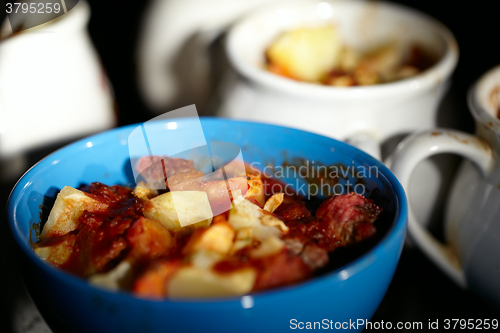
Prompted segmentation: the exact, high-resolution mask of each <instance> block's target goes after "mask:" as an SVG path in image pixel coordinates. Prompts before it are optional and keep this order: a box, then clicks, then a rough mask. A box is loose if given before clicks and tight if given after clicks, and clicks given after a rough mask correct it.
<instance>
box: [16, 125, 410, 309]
mask: <svg viewBox="0 0 500 333" xmlns="http://www.w3.org/2000/svg"><path fill="white" fill-rule="evenodd" d="M189 119H190V118H175V119H167V120H161V121H177V122H183V121H189ZM200 120H201V122H202V126H203V123H219V124H220V123H232V124H253V125H258V126H264V127H273V128H279V129H282V130H285V131H296V132H304V133H307V134H308V135H310V136H313V137H314V136H316V137H318V138H326V139H328V140H332V141H334V142H335V143H336V144H338V145H341V146H344V147H345V148H347V149H348V151H350V152H351V151H352V152H353V153H355V154H356V155H358V156H359V157H360V158H362V159H363V160H366V161H370V163H374V164H375V165H376V166H377V167H378V168H379V170H381V172H380V173H379V174H380V175H381V176H382V177H384V178H386V180H387V181H388V183H389V185H390V187H391V189H392V190H393V192H394V193H395V198H396V201H397V209H396V217H395V219H394V220H395V222H393V224H392V225H391V227H390V228H389V230H387V231H386V234H385V235H384V236H383V237H382V239H380V240H379V241H378V243H377V244H375V245H374V247H373V248H372V249H370V251H368V252H367V253H364V254H363V255H361V256H360V257H358V258H356V259H355V260H353V261H351V262H349V263H348V264H347V265H344V266H342V267H339V268H337V269H335V270H333V271H331V272H328V273H326V274H324V275H321V276H317V277H313V278H311V279H308V280H306V281H303V282H300V283H295V284H292V285H288V286H283V287H278V288H273V289H271V290H266V291H262V292H257V293H251V294H249V295H245V296H251V297H252V298H253V299H256V300H257V299H262V300H264V299H268V298H275V297H280V296H283V294H288V293H293V292H294V291H303V292H308V291H313V290H316V289H318V288H320V289H322V288H324V286H325V284H327V283H331V282H335V281H336V282H341V281H344V280H346V279H348V278H350V277H352V276H353V275H355V274H357V273H358V272H360V271H362V270H363V269H364V268H365V267H366V266H368V265H370V264H371V261H372V260H371V258H373V256H374V254H378V253H380V252H382V251H383V248H384V246H385V245H386V244H387V243H391V242H394V241H395V239H396V238H397V237H398V234H400V233H405V234H406V221H407V217H408V203H407V198H406V194H405V191H404V188H403V186H402V185H401V184H400V182H399V180H398V179H397V177H396V176H395V175H394V174H393V173H392V171H390V170H389V168H387V167H386V166H385V165H384V164H383V163H381V162H380V161H378V160H376V159H375V158H373V157H372V156H370V155H368V154H367V153H365V152H363V151H361V150H359V149H357V148H355V147H352V146H350V145H349V144H347V143H345V142H342V141H339V140H336V139H333V138H329V137H326V136H323V135H319V134H315V133H311V132H307V131H303V130H299V129H294V128H291V127H286V126H279V125H272V124H265V123H259V122H253V121H242V120H232V119H226V118H219V117H200ZM140 125H141V123H137V124H131V125H127V126H122V127H118V128H114V129H111V130H108V131H104V132H101V133H97V134H94V135H91V136H88V137H85V138H83V139H80V140H77V141H75V142H73V143H70V144H68V145H66V146H64V147H62V148H60V149H58V150H56V151H54V152H52V153H51V154H49V155H47V156H46V157H44V158H43V159H41V160H40V161H38V162H37V163H36V164H35V165H33V166H32V167H31V168H30V169H28V170H27V171H26V172H25V173H24V174H23V176H22V177H21V178H20V179H19V180H18V181H17V183H16V184H15V185H14V188H13V189H12V191H11V193H10V195H9V198H8V201H7V215H8V224H9V228H10V231H11V233H12V235H13V237H14V239H15V240H16V243H17V244H16V245H17V246H19V247H20V248H21V249H22V251H23V252H24V254H25V255H26V256H27V257H28V258H29V259H30V261H31V262H33V263H34V264H35V265H37V266H38V267H39V268H40V269H41V270H43V271H45V272H46V273H48V274H49V275H52V276H54V277H56V278H58V279H62V280H63V281H64V282H65V283H67V284H69V285H71V287H76V288H84V289H85V288H87V289H90V290H93V291H94V292H97V293H98V295H99V296H102V297H112V298H116V300H117V301H134V302H146V303H158V304H162V303H163V304H176V305H182V304H187V305H193V304H216V303H223V304H227V305H231V304H236V303H238V304H240V302H241V298H242V297H245V296H237V297H226V298H223V297H221V298H212V299H174V300H172V299H168V298H167V299H164V300H154V299H146V298H139V297H135V296H133V295H132V294H131V293H130V292H128V291H122V290H119V291H111V290H108V289H105V288H100V287H97V286H92V285H91V284H89V283H88V282H87V280H85V279H83V278H81V277H78V276H76V275H73V274H71V273H68V272H65V271H63V270H61V269H58V268H56V267H53V266H51V265H50V264H48V263H46V262H44V261H43V260H41V259H40V258H39V257H38V256H37V255H36V254H35V253H34V251H33V249H32V248H31V247H30V246H29V245H28V244H27V243H25V242H24V241H23V240H22V238H21V236H20V235H19V234H18V229H17V221H16V219H15V216H16V215H15V211H16V208H17V207H16V203H17V201H18V200H19V199H18V198H19V197H20V196H21V195H22V191H23V189H24V188H25V187H26V185H28V182H27V179H28V178H29V176H30V175H31V174H32V173H33V172H34V171H35V170H36V169H38V168H39V167H40V166H44V165H45V164H47V163H51V162H52V161H53V160H56V159H57V157H59V155H61V154H63V153H65V151H66V150H72V149H74V148H78V147H80V146H81V148H82V149H85V148H84V147H86V145H87V143H88V142H97V143H104V142H105V141H106V139H105V138H107V137H109V136H112V135H116V134H119V133H122V132H126V131H132V130H133V129H134V128H136V127H138V126H140ZM353 155H354V154H353ZM403 238H404V237H403ZM341 272H345V273H344V274H340V273H341ZM345 275H347V277H346V276H345Z"/></svg>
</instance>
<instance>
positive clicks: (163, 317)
mask: <svg viewBox="0 0 500 333" xmlns="http://www.w3.org/2000/svg"><path fill="white" fill-rule="evenodd" d="M169 121H172V120H169ZM175 121H176V122H177V127H178V128H181V129H182V128H187V127H188V126H190V125H192V124H193V122H194V120H193V119H189V118H184V119H176V120H175ZM201 124H202V126H203V130H204V133H205V137H206V139H207V142H211V141H224V142H233V143H236V144H237V145H239V146H240V147H241V149H242V153H243V158H244V160H245V161H246V162H257V163H261V165H266V164H269V163H273V164H274V165H281V164H283V163H284V162H289V161H290V160H291V159H293V158H294V157H299V158H302V159H304V160H309V161H311V162H312V161H316V162H318V161H321V162H322V163H324V164H327V165H330V164H338V163H342V164H343V165H346V166H351V165H352V166H356V167H358V168H359V167H370V166H371V167H372V170H375V168H376V170H378V172H376V173H375V172H372V173H371V174H370V175H365V178H364V179H363V184H364V186H365V187H366V193H365V195H366V196H368V197H371V198H373V199H374V200H375V201H376V203H377V204H378V205H380V206H382V207H383V209H384V213H383V214H384V217H383V220H385V222H384V223H385V225H383V226H381V227H380V228H379V230H380V233H381V237H379V239H378V240H377V242H375V243H374V244H372V246H370V248H369V249H365V250H362V249H361V250H360V251H361V253H360V254H358V255H357V256H355V257H353V258H352V260H351V261H350V262H348V263H345V264H340V267H337V268H334V269H332V270H330V271H329V272H327V273H325V274H323V275H321V276H318V277H316V278H314V279H311V280H308V281H306V282H303V283H299V284H296V285H292V286H288V287H283V288H277V289H274V290H270V291H266V292H261V293H256V294H252V295H249V296H244V297H239V298H229V299H216V300H208V301H207V300H204V301H196V300H193V301H169V300H165V301H148V300H143V299H138V298H135V297H132V296H131V295H130V294H128V293H127V292H109V291H106V290H103V289H99V288H96V287H92V286H90V285H89V284H88V283H87V282H86V281H85V280H83V279H81V278H78V277H75V276H72V275H70V274H68V273H66V272H64V271H61V270H59V269H56V268H54V267H51V266H49V265H48V264H46V263H44V262H43V261H42V260H40V259H39V258H38V257H37V256H36V255H35V253H34V252H33V250H32V247H31V240H33V239H34V232H33V231H34V230H33V229H34V228H35V227H36V226H37V225H39V223H40V221H41V216H42V211H41V210H42V207H43V204H44V200H47V198H51V197H54V196H55V195H56V193H57V191H58V190H60V189H61V188H62V187H63V186H65V185H69V186H73V187H77V186H79V185H81V184H84V183H89V182H95V181H99V182H102V183H105V184H109V185H112V184H131V183H133V175H132V172H131V169H130V166H129V164H130V163H129V150H128V147H127V138H128V136H129V134H130V133H131V131H132V130H133V129H134V128H136V127H137V126H127V127H123V128H118V129H114V130H111V131H108V132H105V133H101V134H98V135H95V136H92V137H89V138H87V139H83V140H80V141H78V142H75V143H73V144H71V145H68V146H66V147H64V148H62V149H60V150H58V151H56V152H55V153H53V154H51V155H49V156H48V157H46V158H45V159H43V160H42V161H40V162H39V163H38V164H36V165H35V166H34V167H32V168H31V169H30V170H29V171H28V172H27V173H26V174H25V175H24V176H23V177H22V178H21V179H20V180H19V182H18V183H17V185H16V186H15V188H14V189H13V191H12V193H11V196H10V198H9V202H8V217H9V226H10V229H11V231H12V234H13V236H14V238H15V241H16V245H17V248H18V249H17V250H18V251H17V252H18V263H19V267H20V269H21V272H22V275H23V278H24V280H25V283H26V285H27V287H28V290H29V292H30V294H31V296H32V298H33V299H34V301H35V303H36V304H37V306H38V308H39V309H40V312H41V313H42V315H43V316H44V318H45V319H46V320H47V321H48V323H49V325H51V326H52V327H54V329H61V330H62V331H71V332H106V333H109V332H181V331H182V332H189V331H201V330H204V331H216V332H226V331H227V332H234V331H238V332H252V333H255V332H264V331H265V332H267V331H276V332H277V331H282V330H288V329H290V328H294V327H295V328H299V327H301V324H300V322H303V325H306V323H307V322H319V323H320V324H321V325H322V327H323V328H325V327H326V326H330V325H332V327H335V325H337V328H338V327H339V325H343V326H344V327H345V326H346V325H347V324H346V323H350V322H351V323H352V322H353V321H357V320H358V319H359V320H368V319H369V318H371V316H372V315H373V313H374V312H375V310H376V309H377V307H378V305H379V304H380V302H381V300H382V298H383V296H384V294H385V292H386V291H387V288H388V286H389V283H390V281H391V279H392V276H393V274H394V271H395V269H396V265H397V263H398V260H399V256H400V254H401V250H402V246H403V241H404V238H405V233H406V219H407V203H406V197H405V193H404V191H403V188H402V187H401V185H400V184H399V182H398V180H397V179H396V177H395V176H394V175H393V174H392V172H391V171H389V170H388V169H387V168H386V167H385V166H384V165H382V164H381V163H380V162H378V161H377V160H375V159H373V158H372V157H370V156H369V155H367V154H365V153H363V152H361V151H360V150H358V149H356V148H353V147H351V146H349V145H347V144H345V143H342V142H339V141H336V140H333V139H330V138H326V137H323V136H319V135H316V134H312V133H307V132H303V131H299V130H294V129H290V128H285V127H279V126H272V125H264V124H258V123H251V122H241V121H231V120H226V119H217V118H202V120H201ZM165 126H166V123H165V122H164V121H160V122H158V123H156V124H154V125H152V127H151V128H152V129H153V131H156V130H158V131H160V130H163V129H164V128H165ZM189 140H191V138H190V136H189V135H186V136H185V137H183V138H181V139H180V141H182V142H189ZM180 141H179V142H180ZM166 144H171V145H173V144H176V143H175V142H170V143H168V142H167V143H166ZM349 177H350V175H349V176H347V177H346V179H348V178H349ZM346 179H344V181H345V180H346ZM352 180H353V181H355V179H352ZM45 202H47V201H45ZM358 250H359V249H358ZM345 253H346V254H348V253H349V252H348V251H347V250H346V251H345ZM335 260H337V259H335ZM341 262H342V260H341V259H339V263H341ZM337 266H338V265H337ZM358 323H360V324H361V323H362V322H361V321H359V322H358ZM316 325H318V324H316ZM316 327H318V326H316ZM350 327H351V328H352V326H350ZM356 330H359V331H361V330H362V326H361V325H360V326H358V327H357V329H356Z"/></svg>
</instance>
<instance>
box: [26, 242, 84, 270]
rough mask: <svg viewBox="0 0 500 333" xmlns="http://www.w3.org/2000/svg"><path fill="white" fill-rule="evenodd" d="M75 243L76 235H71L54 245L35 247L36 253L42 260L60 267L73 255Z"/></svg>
mask: <svg viewBox="0 0 500 333" xmlns="http://www.w3.org/2000/svg"><path fill="white" fill-rule="evenodd" d="M75 241H76V235H69V236H66V237H64V239H63V240H61V241H60V242H57V243H55V244H53V245H47V246H40V247H35V253H36V255H37V256H39V257H40V258H42V259H44V260H46V261H48V262H50V263H52V264H54V265H56V266H59V265H62V264H64V263H65V262H66V261H67V260H68V259H69V257H70V256H71V254H72V253H73V249H74V247H75Z"/></svg>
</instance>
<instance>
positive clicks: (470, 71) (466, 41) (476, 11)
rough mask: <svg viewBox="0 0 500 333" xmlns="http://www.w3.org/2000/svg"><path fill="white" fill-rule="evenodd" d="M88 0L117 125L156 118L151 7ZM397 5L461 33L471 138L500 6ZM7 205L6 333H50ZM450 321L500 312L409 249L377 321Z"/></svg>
mask: <svg viewBox="0 0 500 333" xmlns="http://www.w3.org/2000/svg"><path fill="white" fill-rule="evenodd" d="M89 2H90V4H91V6H92V9H93V11H92V18H91V21H90V24H89V31H90V34H91V37H92V39H93V41H94V43H95V45H96V48H97V50H98V52H99V54H100V56H101V58H102V62H103V65H104V67H105V68H106V70H107V73H108V75H109V78H110V81H111V83H112V85H113V87H114V90H115V94H116V100H117V103H118V105H119V110H120V111H119V112H120V115H119V116H120V118H119V124H120V125H125V124H131V123H136V122H140V121H145V120H147V119H149V118H151V117H152V116H153V114H152V113H150V112H149V111H148V109H147V107H146V105H145V103H144V102H143V100H142V99H141V97H140V94H139V93H138V89H137V83H136V78H135V73H136V67H135V57H134V54H135V47H136V42H137V32H138V27H139V24H140V19H141V15H142V13H143V12H144V9H145V7H146V6H147V4H148V2H146V1H145V2H141V3H140V2H130V3H129V4H125V3H122V2H120V6H112V5H111V2H109V3H106V4H103V2H102V1H101V2H99V1H96V0H91V1H89ZM396 2H400V3H403V4H406V5H409V6H412V7H415V8H418V9H420V10H422V11H424V12H426V13H428V14H430V15H432V16H434V17H436V18H437V19H439V20H440V21H442V22H443V23H444V24H445V25H447V26H448V27H449V28H450V30H452V31H453V33H454V34H455V36H456V38H457V40H458V43H459V46H460V61H459V64H458V67H457V69H456V71H455V74H454V75H453V84H452V87H451V90H450V92H449V94H448V96H447V102H445V104H446V103H447V105H448V106H447V107H452V108H453V110H454V112H455V114H456V118H455V119H454V123H453V124H454V127H456V128H459V129H461V130H464V131H467V132H473V121H472V118H471V116H470V115H469V114H468V111H467V105H466V102H465V95H466V92H467V89H468V88H469V86H470V85H471V84H472V83H473V82H474V81H475V80H476V79H477V78H478V77H479V76H480V75H481V74H482V73H484V72H485V71H486V70H488V69H489V68H491V67H494V66H495V65H497V64H499V63H500V48H498V34H499V33H500V29H499V27H498V24H499V20H498V16H499V13H500V10H499V9H500V3H499V2H498V1H483V0H481V1H474V2H467V3H466V5H465V4H459V3H458V2H448V1H446V2H445V1H441V2H438V1H435V0H434V1H430V0H421V1H417V0H399V1H396ZM165 111H168V110H165ZM55 148H57V146H53V147H46V148H44V149H39V150H37V151H33V152H30V153H29V154H28V161H27V163H26V165H27V166H29V165H31V164H33V163H35V162H36V161H38V160H39V159H40V158H42V157H43V156H44V155H46V154H47V153H49V152H50V151H52V150H53V149H55ZM0 185H1V188H0V202H2V203H5V202H6V201H7V198H8V194H9V192H10V189H11V188H12V187H13V185H14V181H4V182H3V183H1V184H0ZM1 207H2V208H1V212H0V213H1V215H0V216H2V223H3V225H4V230H3V232H1V233H0V265H1V267H2V270H1V272H2V273H1V274H0V286H2V288H3V292H2V296H1V298H0V299H1V303H2V304H1V305H2V307H1V308H2V309H3V310H2V311H0V331H1V332H50V329H49V328H48V327H47V325H46V324H45V322H44V321H43V319H42V318H41V317H40V315H39V314H38V312H37V310H36V308H35V307H34V305H33V304H32V302H31V301H30V299H29V296H28V295H27V293H26V292H25V290H24V287H23V283H22V280H21V278H20V276H19V274H18V273H17V270H16V267H15V262H14V259H13V253H12V252H13V251H12V247H13V241H12V239H11V237H10V234H9V232H8V227H7V225H6V224H7V223H6V213H5V207H4V204H2V205H1ZM438 229H439V227H438ZM438 233H439V230H438ZM492 255H498V254H492ZM499 283H500V282H499ZM452 318H457V319H486V318H490V319H493V318H496V319H500V311H499V310H498V309H495V308H493V307H492V306H490V305H489V304H488V303H486V302H485V301H484V300H483V299H481V298H479V297H478V296H476V295H475V294H474V293H472V292H470V291H467V290H462V289H461V288H459V287H457V286H456V285H455V284H454V283H453V282H452V281H451V280H449V279H448V278H447V277H446V276H445V275H444V274H443V273H442V272H441V271H440V270H439V269H438V268H437V267H436V266H434V265H433V264H432V263H431V262H430V261H429V260H428V259H427V258H426V257H425V256H424V255H423V254H422V253H421V252H420V251H419V250H418V249H416V248H414V247H412V246H408V245H407V246H405V248H404V250H403V253H402V256H401V260H400V263H399V265H398V268H397V271H396V274H395V275H394V278H393V281H392V283H391V285H390V287H389V290H388V292H387V294H386V296H385V298H384V300H383V301H382V304H381V305H380V307H379V308H378V310H377V312H376V313H375V315H374V317H373V318H372V321H373V322H376V321H377V322H380V321H382V320H383V321H385V322H387V321H390V322H393V323H396V322H422V323H423V325H424V327H426V325H427V323H428V321H429V320H431V321H435V320H436V319H438V320H440V321H441V322H442V321H443V320H444V319H452ZM408 331H411V330H408Z"/></svg>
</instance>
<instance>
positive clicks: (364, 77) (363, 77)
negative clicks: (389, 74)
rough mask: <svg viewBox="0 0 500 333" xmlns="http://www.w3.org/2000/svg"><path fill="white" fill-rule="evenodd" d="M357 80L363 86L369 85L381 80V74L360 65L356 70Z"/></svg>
mask: <svg viewBox="0 0 500 333" xmlns="http://www.w3.org/2000/svg"><path fill="white" fill-rule="evenodd" d="M354 77H355V78H356V82H357V83H358V84H359V85H361V86H368V85H371V84H377V83H379V82H380V78H379V75H378V74H377V73H376V72H375V71H373V70H371V69H369V68H368V67H364V66H360V67H359V68H357V69H356V70H355V71H354Z"/></svg>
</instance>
